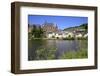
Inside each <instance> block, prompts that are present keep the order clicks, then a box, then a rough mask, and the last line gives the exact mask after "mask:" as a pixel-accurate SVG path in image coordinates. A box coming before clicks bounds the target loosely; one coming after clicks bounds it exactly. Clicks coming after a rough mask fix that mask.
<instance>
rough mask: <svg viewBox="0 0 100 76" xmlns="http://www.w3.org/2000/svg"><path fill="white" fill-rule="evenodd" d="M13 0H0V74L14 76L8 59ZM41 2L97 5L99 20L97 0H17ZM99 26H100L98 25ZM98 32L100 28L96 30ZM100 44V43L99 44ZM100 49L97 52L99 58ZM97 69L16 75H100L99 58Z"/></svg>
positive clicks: (9, 58)
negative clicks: (11, 4)
mask: <svg viewBox="0 0 100 76" xmlns="http://www.w3.org/2000/svg"><path fill="white" fill-rule="evenodd" d="M13 1H15V0H0V76H16V75H14V74H12V73H10V60H11V56H10V55H11V48H10V47H11V45H10V44H11V40H10V38H11V37H10V36H11V15H10V13H11V12H10V11H11V10H10V8H11V7H10V3H11V2H13ZM17 1H29V2H41V3H57V4H74V5H87V6H88V5H89V6H98V7H99V8H98V9H99V15H98V17H99V18H98V19H99V20H100V6H99V4H100V1H99V0H17ZM98 24H100V22H98ZM98 28H100V26H98ZM98 33H100V30H98ZM98 39H99V40H98V43H99V42H100V35H99V36H98ZM98 46H100V43H99V45H98ZM99 50H100V49H99V48H98V54H99V58H100V51H99ZM98 64H99V68H98V70H81V71H65V72H52V73H38V74H21V75H18V76H23V75H24V76H100V75H99V74H100V71H99V70H100V59H99V62H98Z"/></svg>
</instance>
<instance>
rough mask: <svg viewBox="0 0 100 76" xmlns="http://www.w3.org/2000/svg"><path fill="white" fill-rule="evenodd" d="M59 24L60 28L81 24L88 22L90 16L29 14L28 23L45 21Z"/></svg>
mask: <svg viewBox="0 0 100 76" xmlns="http://www.w3.org/2000/svg"><path fill="white" fill-rule="evenodd" d="M45 21H46V22H48V23H54V24H57V26H58V28H59V29H62V30H63V29H65V28H68V27H74V26H79V25H81V24H84V23H88V17H76V16H50V15H28V24H30V25H32V24H41V25H42V24H43V23H44V22H45Z"/></svg>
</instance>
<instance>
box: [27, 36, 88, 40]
mask: <svg viewBox="0 0 100 76" xmlns="http://www.w3.org/2000/svg"><path fill="white" fill-rule="evenodd" d="M28 40H87V38H73V37H72V38H28Z"/></svg>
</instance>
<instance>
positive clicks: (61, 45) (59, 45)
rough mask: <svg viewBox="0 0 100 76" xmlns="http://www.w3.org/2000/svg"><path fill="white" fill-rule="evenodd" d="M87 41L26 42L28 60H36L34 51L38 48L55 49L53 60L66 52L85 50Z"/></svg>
mask: <svg viewBox="0 0 100 76" xmlns="http://www.w3.org/2000/svg"><path fill="white" fill-rule="evenodd" d="M87 45H88V43H87V40H38V39H36V40H30V41H28V60H36V56H37V55H36V51H37V49H38V48H40V47H42V48H46V49H48V50H49V49H50V48H56V53H55V59H59V57H60V56H61V55H62V54H63V53H64V52H68V51H79V50H81V49H82V48H85V49H87Z"/></svg>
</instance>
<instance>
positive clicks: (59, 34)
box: [28, 21, 88, 40]
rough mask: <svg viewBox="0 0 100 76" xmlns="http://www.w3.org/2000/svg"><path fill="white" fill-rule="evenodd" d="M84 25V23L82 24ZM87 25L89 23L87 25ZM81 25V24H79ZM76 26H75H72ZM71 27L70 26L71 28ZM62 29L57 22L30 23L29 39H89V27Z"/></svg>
mask: <svg viewBox="0 0 100 76" xmlns="http://www.w3.org/2000/svg"><path fill="white" fill-rule="evenodd" d="M82 26H84V24H82ZM85 26H86V27H87V25H85ZM78 27H80V26H78ZM71 28H74V27H71ZM69 29H70V28H69ZM69 29H67V30H66V29H65V30H61V29H59V28H58V26H57V24H54V23H49V22H47V21H45V22H44V23H43V24H32V25H30V24H28V34H29V39H37V38H38V39H39V38H42V39H65V40H73V39H87V37H88V33H87V28H83V27H82V28H74V29H70V30H69Z"/></svg>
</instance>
